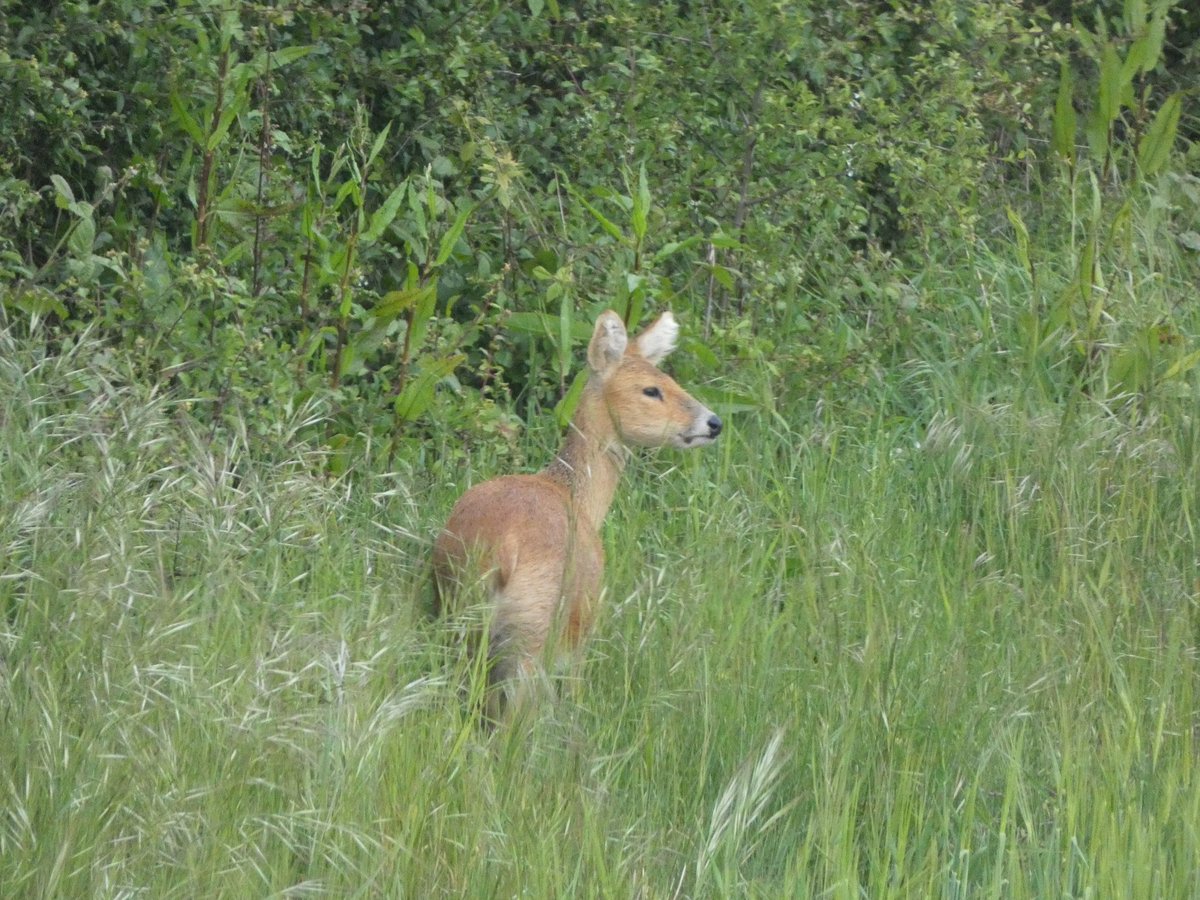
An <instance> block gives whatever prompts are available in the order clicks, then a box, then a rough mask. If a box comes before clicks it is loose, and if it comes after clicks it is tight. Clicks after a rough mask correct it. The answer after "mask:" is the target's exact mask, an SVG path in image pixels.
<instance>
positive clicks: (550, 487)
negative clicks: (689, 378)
mask: <svg viewBox="0 0 1200 900" xmlns="http://www.w3.org/2000/svg"><path fill="white" fill-rule="evenodd" d="M678 334H679V325H678V324H677V323H676V321H675V317H674V316H673V315H671V313H669V312H666V313H663V314H662V316H660V317H659V318H658V320H657V321H655V322H654V323H653V324H652V325H650V326H649V327H648V328H647V329H646V330H645V331H643V332H642V333H641V334H640V335H638V336H637V337H636V338H634V339H633V340H632V341H630V340H629V337H628V335H627V334H626V331H625V325H624V323H623V322H622V321H621V317H620V316H618V315H617V314H616V313H614V312H612V311H611V310H609V311H607V312H604V313H603V314H601V316H600V317H599V319H597V320H596V327H595V330H594V331H593V333H592V339H591V342H590V343H589V345H588V351H587V362H588V369H589V377H588V381H587V384H586V385H585V387H584V389H583V393H582V395H581V397H580V400H579V405H578V407H577V409H576V412H575V416H574V418H573V419H572V421H571V423H570V425H569V427H568V429H567V434H566V438H565V439H564V441H563V445H562V449H560V450H559V452H558V455H557V456H556V457H555V458H554V461H553V462H551V463H550V465H548V466H547V467H546V468H545V469H543V470H542V471H541V472H538V473H537V474H534V475H504V476H501V477H499V478H494V479H492V480H490V481H485V482H483V483H481V484H477V485H475V486H474V487H472V488H471V489H470V490H468V491H467V492H466V493H465V494H463V495H462V497H460V498H459V500H458V503H456V504H455V506H454V509H453V510H452V511H451V513H450V519H449V521H448V522H447V523H446V527H445V528H444V529H443V530H442V532H441V534H439V535H438V538H437V540H436V542H435V543H434V549H433V566H434V582H435V593H436V596H437V600H436V608H437V611H438V612H439V613H440V612H442V611H444V610H445V608H446V606H447V605H448V604H450V603H452V602H453V601H454V600H455V599H456V598H457V597H458V596H460V595H461V594H463V593H464V588H470V587H471V586H473V585H478V586H480V587H481V588H482V595H483V597H484V599H485V601H486V605H487V607H488V609H487V618H488V620H489V626H488V633H487V637H486V640H485V641H484V642H481V646H482V647H484V648H486V653H487V659H486V664H487V666H488V691H487V696H486V700H485V715H486V716H487V718H488V719H490V720H491V721H495V720H496V719H497V718H498V717H499V715H500V713H501V711H502V710H503V708H504V705H505V700H506V696H505V694H506V692H507V691H509V690H510V689H511V688H512V687H513V680H514V678H515V677H518V676H530V675H533V674H534V673H536V672H537V671H538V666H539V663H540V662H541V660H542V658H543V655H544V654H545V652H546V651H547V649H550V650H554V651H562V650H571V649H575V648H578V647H579V646H580V645H581V643H582V642H583V640H584V638H586V637H587V634H588V632H589V631H590V629H591V626H592V622H593V620H594V618H595V615H596V607H597V603H598V601H599V599H600V590H601V581H602V577H603V574H604V546H603V544H602V543H601V540H600V526H601V524H602V523H603V521H604V516H605V514H606V513H607V512H608V508H609V506H610V505H611V504H612V500H613V494H614V493H615V492H616V488H617V482H618V481H619V480H620V478H621V471H622V469H624V468H625V463H626V460H627V459H628V457H629V456H630V450H629V448H630V447H664V446H670V447H678V448H680V449H687V448H691V447H702V446H704V445H705V444H710V443H712V442H713V441H714V440H716V437H717V435H719V434H720V433H721V420H720V419H719V418H718V417H717V416H716V415H715V414H714V413H713V412H712V411H711V410H709V409H707V408H706V407H705V406H704V405H703V404H702V403H699V402H698V401H696V400H695V399H694V398H692V397H691V396H690V395H689V394H688V393H687V392H686V391H684V390H683V388H681V387H680V386H679V385H678V384H677V383H676V382H675V381H674V380H673V379H672V378H671V377H670V376H668V375H666V374H665V373H663V372H661V371H659V369H658V364H659V363H660V362H661V361H662V360H663V359H664V358H665V357H666V356H667V354H669V353H670V352H671V351H672V350H674V349H675V341H676V338H677V337H678ZM523 680H524V679H523Z"/></svg>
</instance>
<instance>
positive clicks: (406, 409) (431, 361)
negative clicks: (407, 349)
mask: <svg viewBox="0 0 1200 900" xmlns="http://www.w3.org/2000/svg"><path fill="white" fill-rule="evenodd" d="M464 360H466V356H465V355H464V354H461V353H457V354H454V355H453V356H445V357H441V358H436V357H432V356H423V357H421V358H420V359H419V360H418V361H417V366H419V368H420V373H419V374H418V375H417V377H416V378H414V379H413V380H412V381H410V382H409V383H408V384H406V385H405V386H404V390H402V391H401V392H400V393H399V395H397V397H396V401H395V403H394V404H393V408H394V409H395V412H396V416H397V418H399V419H401V420H402V421H404V422H411V421H413V420H414V419H416V418H418V417H419V416H421V415H422V414H424V412H425V410H427V409H429V405H430V404H431V403H433V398H434V392H435V391H436V389H437V385H438V382H439V381H441V380H442V379H443V378H445V377H447V376H448V375H450V374H451V373H452V372H453V371H454V370H455V369H456V368H458V367H459V366H460V365H461V364H462V363H463V361H464Z"/></svg>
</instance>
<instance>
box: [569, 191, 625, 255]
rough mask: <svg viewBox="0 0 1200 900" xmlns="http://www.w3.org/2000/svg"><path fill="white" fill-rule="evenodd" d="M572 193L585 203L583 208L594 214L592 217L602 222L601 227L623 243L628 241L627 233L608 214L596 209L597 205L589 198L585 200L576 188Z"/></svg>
mask: <svg viewBox="0 0 1200 900" xmlns="http://www.w3.org/2000/svg"><path fill="white" fill-rule="evenodd" d="M571 193H572V194H574V195H575V199H576V200H578V201H579V202H580V203H582V204H583V208H584V209H586V210H587V211H588V212H590V213H591V214H592V218H593V219H595V220H596V221H597V222H599V223H600V227H601V228H603V229H604V230H605V231H607V232H608V233H609V234H610V235H611V236H612V237H614V238H616V239H617V240H618V241H620V242H621V243H625V242H626V241H625V235H624V234H623V233H622V231H621V229H620V228H618V227H617V226H616V225H615V224H614V223H613V222H612V221H611V220H610V219H609V218H608V217H607V216H606V215H604V213H602V212H600V210H598V209H596V207H594V206H592V204H590V203H588V202H587V200H585V199H584V198H583V197H582V196H581V195H580V194H579V193H578V192H576V191H575V190H574V189H572V190H571Z"/></svg>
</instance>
